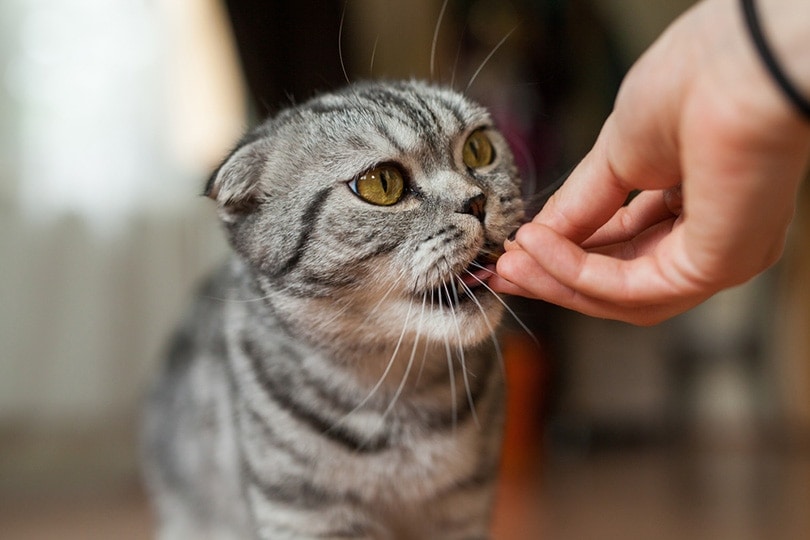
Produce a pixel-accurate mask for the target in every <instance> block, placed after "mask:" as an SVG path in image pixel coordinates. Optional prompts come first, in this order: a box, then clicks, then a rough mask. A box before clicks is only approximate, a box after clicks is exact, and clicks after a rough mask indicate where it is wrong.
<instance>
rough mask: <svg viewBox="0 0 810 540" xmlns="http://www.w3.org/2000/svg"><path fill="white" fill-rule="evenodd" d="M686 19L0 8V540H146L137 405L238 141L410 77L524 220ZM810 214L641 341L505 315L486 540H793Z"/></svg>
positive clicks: (630, 3)
mask: <svg viewBox="0 0 810 540" xmlns="http://www.w3.org/2000/svg"><path fill="white" fill-rule="evenodd" d="M690 4H691V2H689V1H687V0H614V1H611V0H510V1H495V0H450V1H449V2H448V3H447V7H446V10H445V11H444V15H443V17H442V19H441V25H440V27H439V28H438V31H437V21H438V20H439V18H440V13H441V12H442V1H441V0H408V1H405V0H349V1H348V2H346V3H345V5H344V3H343V2H340V1H332V2H323V1H321V2H315V1H314V0H301V1H297V2H275V1H265V0H225V1H221V0H116V1H115V2H109V1H106V0H0V538H3V539H14V540H17V539H40V538H41V539H47V538H60V539H73V538H76V539H79V538H81V539H106V538H116V539H128V538H131V539H136V538H137V539H144V538H149V537H150V534H151V533H150V531H151V527H152V522H151V516H150V514H149V510H148V506H147V503H146V502H145V499H144V497H143V493H142V490H141V488H140V484H139V480H138V469H137V456H136V427H137V417H138V409H139V400H140V398H141V395H142V393H143V391H144V389H145V387H146V385H147V384H148V381H149V377H150V375H151V374H152V372H153V371H154V368H155V366H156V365H157V362H158V361H159V355H160V351H161V348H162V345H163V343H164V341H165V339H166V337H167V335H168V334H169V332H170V331H171V328H172V325H173V322H174V321H176V320H177V318H178V317H179V314H180V312H181V311H182V309H183V307H184V306H185V305H186V302H187V301H188V298H189V295H190V293H191V290H192V289H193V288H194V285H195V284H196V282H197V280H198V279H199V278H200V277H201V276H202V275H204V274H205V273H206V272H207V271H208V270H210V269H211V268H212V267H214V266H215V265H216V264H217V263H218V262H219V261H220V260H221V259H222V257H223V256H224V253H225V252H226V251H225V250H226V247H225V244H224V241H223V239H222V235H221V234H220V231H219V228H218V225H217V222H216V219H215V215H214V212H213V209H212V207H211V205H210V204H209V201H208V200H207V199H205V198H203V197H200V196H199V193H200V192H201V190H202V186H203V184H204V181H205V179H206V176H207V174H208V172H209V171H210V170H212V168H213V167H214V166H216V164H217V163H218V162H219V160H220V159H221V158H222V157H223V156H224V155H225V154H226V153H227V151H228V149H229V147H230V146H231V145H232V144H233V143H234V141H235V140H236V139H238V137H239V136H240V134H241V133H242V132H243V131H244V130H245V129H246V128H247V127H248V126H250V125H253V124H254V123H255V122H257V121H258V120H260V119H261V118H263V117H265V116H266V115H268V114H272V113H273V112H274V111H277V110H278V109H279V108H281V107H283V106H285V105H287V104H289V103H291V102H296V101H303V100H304V99H306V98H307V97H309V96H310V95H312V94H313V93H314V92H316V91H318V90H325V89H330V88H334V87H336V86H339V85H342V84H344V83H345V81H346V77H348V79H349V80H352V81H355V80H359V79H365V78H383V77H385V78H397V77H420V78H429V79H432V80H434V81H437V82H443V83H445V84H450V85H453V86H454V87H456V88H457V89H459V90H465V89H466V90H467V93H468V94H469V95H471V96H473V97H475V98H476V99H478V100H479V101H481V102H483V103H485V104H486V105H488V106H489V107H490V108H491V109H492V111H493V113H494V115H495V116H496V118H497V120H498V124H499V125H500V127H501V128H502V130H503V131H504V133H505V134H506V135H507V136H508V138H509V139H510V142H511V143H512V144H513V147H514V149H515V153H516V154H517V157H518V160H519V162H520V166H521V169H522V172H523V176H524V179H525V181H526V191H527V194H532V193H538V192H540V191H542V189H543V188H544V187H547V186H549V185H551V184H553V183H554V182H555V181H556V180H557V179H558V178H560V177H561V176H562V175H564V173H565V172H566V171H567V170H568V169H570V167H571V166H573V165H574V164H575V163H576V162H577V160H578V159H579V158H581V157H582V156H583V155H584V153H585V152H586V151H587V150H588V148H589V146H590V144H591V143H592V142H593V140H594V138H595V136H596V134H597V132H598V130H599V128H600V126H601V123H602V122H603V121H604V119H605V117H606V116H607V114H608V113H609V110H610V107H611V103H612V100H613V97H614V96H615V93H616V90H617V87H618V84H619V83H620V81H621V78H622V76H623V74H624V73H625V71H626V70H627V68H628V67H629V66H630V65H631V63H632V62H633V60H634V59H635V58H637V57H638V55H639V54H640V53H641V52H642V51H643V50H644V49H645V48H646V47H647V46H648V45H649V44H650V43H651V42H652V41H653V40H654V39H655V37H656V36H657V35H658V34H659V33H660V32H661V31H662V30H663V28H665V26H666V25H667V24H668V23H669V22H671V21H672V20H673V19H674V18H675V17H676V16H677V15H678V14H679V13H681V12H682V11H683V10H684V9H686V8H688V7H689V5H690ZM344 9H345V11H344ZM341 20H342V24H341ZM434 34H435V36H436V37H435V40H434ZM490 54H491V56H490ZM488 57H489V59H488V60H487V58H488ZM344 69H345V73H346V75H345V76H344ZM807 187H808V186H807V185H805V192H804V193H803V199H802V200H801V201H800V209H799V213H798V216H797V219H796V222H795V223H794V227H793V231H792V235H791V238H790V241H789V245H788V249H787V252H786V255H785V257H784V258H783V260H782V261H781V262H780V264H779V265H778V266H777V267H776V268H774V269H773V270H771V271H769V272H767V273H766V274H765V275H763V276H761V277H759V278H757V279H755V280H754V281H752V282H751V283H749V284H747V285H745V286H743V287H739V288H736V289H733V290H730V291H727V292H725V293H723V294H721V295H718V296H717V297H716V298H713V299H712V300H710V301H709V302H707V303H706V304H704V305H702V306H700V307H698V308H697V309H695V310H693V311H692V312H690V313H688V314H686V315H683V316H681V317H678V318H676V319H673V320H671V321H668V322H667V323H664V324H662V325H659V326H656V327H654V328H644V329H641V328H635V327H632V326H628V325H625V324H620V323H614V322H608V321H602V320H595V319H589V318H586V317H583V316H579V315H576V314H573V313H570V312H567V311H564V310H562V309H559V308H555V307H553V306H548V305H544V304H542V303H539V302H529V301H524V300H516V301H515V309H516V311H517V312H518V314H519V316H520V317H521V319H522V320H523V321H524V322H525V323H526V324H527V325H528V326H530V327H531V329H532V331H533V332H534V334H535V335H536V336H537V338H538V340H539V342H540V345H539V346H538V345H535V344H534V342H533V341H532V340H531V339H530V338H528V337H527V336H526V334H525V332H522V331H521V330H520V329H519V327H518V326H517V325H516V324H512V325H509V327H508V328H507V330H506V332H505V335H504V348H505V351H506V356H507V375H508V378H509V385H510V401H509V411H510V413H509V423H508V427H507V437H506V449H505V456H504V463H503V486H502V489H501V491H500V496H499V500H498V507H497V512H496V521H495V525H494V527H495V532H494V537H495V538H496V539H516V540H522V539H550V540H567V539H583V538H599V539H605V538H622V539H624V538H656V539H670V538H671V539H682V538H690V539H703V538H706V539H709V538H711V539H735V540H736V539H748V538H751V539H759V538H763V539H765V538H767V539H773V538H780V539H804V538H808V537H810V512H808V511H807V508H810V280H808V279H807V276H810V251H808V249H807V241H806V238H807V237H808V234H810V221H809V220H810V196H808V193H807ZM535 209H536V207H535Z"/></svg>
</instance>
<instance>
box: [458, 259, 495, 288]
mask: <svg viewBox="0 0 810 540" xmlns="http://www.w3.org/2000/svg"><path fill="white" fill-rule="evenodd" d="M493 275H495V265H494V264H487V265H485V266H484V267H483V268H474V267H470V268H468V269H467V272H465V273H464V275H463V276H461V281H462V282H464V284H465V285H466V286H467V287H469V288H471V289H473V288H475V287H479V286H481V285H483V284H484V283H486V282H487V280H488V279H489V278H491V277H492V276H493Z"/></svg>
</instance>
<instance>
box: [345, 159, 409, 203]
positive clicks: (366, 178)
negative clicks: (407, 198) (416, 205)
mask: <svg viewBox="0 0 810 540" xmlns="http://www.w3.org/2000/svg"><path fill="white" fill-rule="evenodd" d="M349 187H351V188H352V191H354V192H355V193H356V194H357V196H359V197H360V198H361V199H363V200H364V201H366V202H370V203H371V204H376V205H380V206H391V205H392V204H396V203H397V202H399V200H400V199H402V196H403V195H404V194H405V177H404V176H403V174H402V171H401V170H400V169H399V168H398V167H396V166H395V165H391V164H385V165H379V166H377V167H374V168H373V169H371V170H369V171H367V172H365V173H363V174H362V175H361V176H359V177H358V178H356V179H355V180H353V181H352V182H351V183H349Z"/></svg>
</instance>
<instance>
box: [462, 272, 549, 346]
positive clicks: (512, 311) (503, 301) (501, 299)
mask: <svg viewBox="0 0 810 540" xmlns="http://www.w3.org/2000/svg"><path fill="white" fill-rule="evenodd" d="M471 275H472V277H473V279H475V281H477V282H478V283H480V284H481V286H483V287H484V288H485V289H486V290H488V291H489V292H490V293H491V294H492V296H494V297H495V299H496V300H498V302H500V303H501V305H503V307H504V308H506V311H507V312H509V315H511V316H512V318H513V319H514V320H515V322H516V323H518V324H519V325H520V327H521V328H522V329H523V331H524V332H526V333H527V334H528V335H529V337H530V338H532V341H534V343H535V344H536V345H537V346H540V341H539V340H538V339H537V336H535V335H534V332H532V331H531V330H529V327H528V326H526V323H524V322H523V321H522V320H521V319H520V317H518V316H517V313H515V310H513V309H512V308H510V307H509V304H507V303H506V301H505V300H504V299H503V298H501V296H500V295H499V294H498V293H496V292H495V291H493V290H492V287H490V286H489V285H487V284H486V282H485V281H483V280H482V279H481V278H479V277H478V276H476V275H474V274H471Z"/></svg>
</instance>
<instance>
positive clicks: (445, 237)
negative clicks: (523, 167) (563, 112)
mask: <svg viewBox="0 0 810 540" xmlns="http://www.w3.org/2000/svg"><path fill="white" fill-rule="evenodd" d="M208 194H209V196H211V197H212V198H214V199H215V200H217V202H218V203H219V209H220V215H221V216H222V218H223V220H224V222H225V223H226V226H227V228H228V231H229V235H230V240H231V243H232V244H233V246H234V248H235V249H236V251H237V252H238V253H239V254H240V255H241V256H242V257H243V258H244V259H245V260H246V261H247V262H248V263H249V264H250V265H251V266H252V267H253V268H254V269H256V270H257V273H258V274H259V275H260V276H261V278H260V282H261V284H262V287H263V289H264V290H265V291H266V292H267V295H268V298H270V299H271V300H272V301H273V302H274V308H275V309H276V310H277V311H278V310H281V311H283V314H282V315H283V316H284V317H285V318H286V319H287V321H288V322H291V323H292V324H294V325H295V326H296V327H297V328H300V329H301V332H302V333H304V334H306V335H307V336H309V337H310V338H316V337H318V336H320V337H322V338H323V339H341V337H345V339H353V340H360V341H362V340H364V339H367V340H370V341H385V342H388V343H391V342H397V340H402V339H403V337H404V338H406V339H407V338H411V339H412V338H413V336H415V335H416V334H419V335H420V336H424V337H428V338H429V339H431V340H434V341H439V342H444V341H445V340H450V342H452V343H458V344H460V345H472V344H474V343H477V342H479V341H481V340H482V339H484V338H485V337H486V336H488V335H489V334H490V333H491V332H492V330H493V328H494V327H495V326H496V325H497V323H498V322H499V320H500V317H501V313H502V309H503V308H502V305H501V302H500V300H498V299H497V298H495V297H494V295H493V293H491V292H490V291H488V290H487V288H486V286H485V283H486V280H487V278H488V277H489V276H490V275H491V273H492V271H494V265H493V264H492V263H493V262H494V257H495V256H496V255H497V254H498V253H499V252H500V249H501V245H502V244H503V241H504V239H505V238H506V237H507V235H509V233H510V232H512V231H513V230H514V229H515V228H516V227H517V226H518V225H519V224H520V220H521V218H522V204H521V201H520V187H519V180H518V178H517V174H516V171H515V166H514V163H513V159H512V155H511V153H510V151H509V148H508V146H507V144H506V142H505V141H504V138H503V137H502V136H501V135H500V133H499V132H497V131H496V130H495V129H494V127H493V125H492V120H491V119H490V117H489V115H488V113H487V112H486V111H485V110H484V109H483V108H481V107H480V106H478V105H475V104H473V103H471V102H470V101H468V100H467V99H466V98H464V97H462V96H461V95H459V94H457V93H455V92H452V91H450V90H446V89H441V88H436V87H431V86H427V85H425V84H422V83H417V82H402V83H369V84H361V85H354V86H350V87H348V88H347V89H345V90H343V91H340V92H337V93H333V94H325V95H322V96H320V97H317V98H314V99H313V100H311V101H309V102H306V103H304V104H302V105H300V106H297V107H294V108H291V109H288V110H285V111H283V112H282V113H280V114H279V115H278V116H277V117H276V118H275V119H272V120H269V121H268V122H266V123H265V124H263V125H262V126H260V127H259V128H257V129H256V130H255V131H254V132H252V133H251V134H250V135H248V137H246V138H245V140H244V141H243V142H242V143H241V145H240V146H239V147H238V148H237V149H236V150H235V151H234V153H233V154H232V155H231V156H230V157H229V158H228V160H226V162H225V163H224V164H223V166H222V167H221V168H220V169H219V171H218V172H217V173H216V174H215V175H214V177H213V178H212V180H211V182H210V183H209V186H208Z"/></svg>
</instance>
